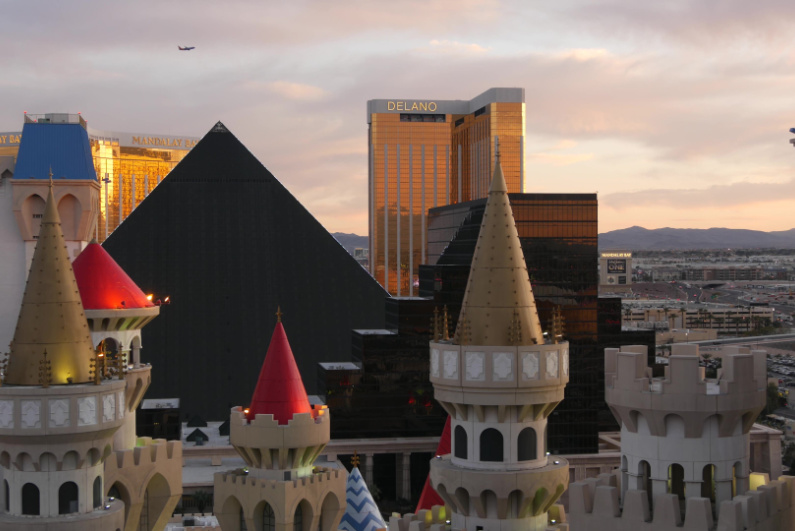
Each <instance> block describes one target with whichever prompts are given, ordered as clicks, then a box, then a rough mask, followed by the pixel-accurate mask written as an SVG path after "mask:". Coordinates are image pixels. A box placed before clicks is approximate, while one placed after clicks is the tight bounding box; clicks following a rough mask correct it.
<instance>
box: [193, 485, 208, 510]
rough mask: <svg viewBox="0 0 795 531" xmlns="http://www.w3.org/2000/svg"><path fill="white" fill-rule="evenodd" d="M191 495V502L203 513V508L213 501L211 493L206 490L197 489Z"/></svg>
mask: <svg viewBox="0 0 795 531" xmlns="http://www.w3.org/2000/svg"><path fill="white" fill-rule="evenodd" d="M192 497H193V503H195V504H196V508H197V509H199V512H200V513H204V508H205V507H206V506H208V505H212V503H213V495H212V494H210V493H209V492H207V491H206V490H197V491H196V492H194V493H193V496H192Z"/></svg>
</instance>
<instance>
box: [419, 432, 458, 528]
mask: <svg viewBox="0 0 795 531" xmlns="http://www.w3.org/2000/svg"><path fill="white" fill-rule="evenodd" d="M449 453H450V417H447V422H445V423H444V429H443V430H442V437H441V438H440V439H439V446H437V447H436V455H447V454H449ZM434 505H444V500H442V497H441V496H439V494H438V493H437V492H436V491H435V490H433V487H431V476H430V474H429V475H428V477H427V478H425V486H424V487H422V494H420V501H419V502H417V510H416V511H414V512H415V513H416V512H419V511H421V510H423V509H428V510H430V509H431V508H432V507H433V506H434Z"/></svg>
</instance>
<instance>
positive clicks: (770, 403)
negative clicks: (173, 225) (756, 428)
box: [762, 383, 781, 415]
mask: <svg viewBox="0 0 795 531" xmlns="http://www.w3.org/2000/svg"><path fill="white" fill-rule="evenodd" d="M780 407H781V395H780V394H779V392H778V385H777V384H775V383H769V384H767V403H766V405H765V409H763V410H762V415H770V414H772V413H773V412H774V411H775V410H777V409H778V408H780Z"/></svg>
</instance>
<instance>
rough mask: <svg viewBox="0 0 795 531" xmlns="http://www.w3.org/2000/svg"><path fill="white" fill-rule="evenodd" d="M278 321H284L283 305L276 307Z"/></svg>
mask: <svg viewBox="0 0 795 531" xmlns="http://www.w3.org/2000/svg"><path fill="white" fill-rule="evenodd" d="M276 322H277V323H281V322H282V307H281V306H277V307H276Z"/></svg>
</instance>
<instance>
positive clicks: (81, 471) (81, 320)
mask: <svg viewBox="0 0 795 531" xmlns="http://www.w3.org/2000/svg"><path fill="white" fill-rule="evenodd" d="M93 357H94V351H93V348H92V345H91V337H90V334H89V331H88V324H87V322H86V317H85V314H84V312H83V307H82V304H81V301H80V296H79V294H78V289H77V284H76V282H75V278H74V275H73V273H72V267H71V263H70V260H69V257H68V256H67V250H66V245H65V244H64V239H63V234H62V233H61V222H60V219H59V217H58V212H57V210H56V206H55V200H54V198H53V192H52V188H50V189H49V190H48V194H47V202H46V206H45V209H44V212H43V215H42V219H41V231H40V232H39V238H38V242H37V245H36V250H35V252H34V253H33V259H32V266H31V272H30V275H29V277H28V284H27V287H26V289H25V294H24V296H23V300H22V308H21V310H20V316H19V321H18V324H17V328H16V332H15V334H14V341H13V343H12V345H11V353H10V357H9V362H8V369H7V372H6V374H5V375H4V376H5V378H4V384H3V386H2V387H0V475H1V476H2V478H0V479H2V487H3V488H2V490H3V498H4V504H3V507H2V508H3V510H4V511H3V513H2V514H0V528H3V529H27V528H31V529H37V530H43V529H52V530H75V531H77V530H107V529H122V528H123V527H124V517H125V514H124V504H123V503H121V502H119V501H115V502H106V500H105V496H104V489H105V484H104V461H105V458H106V457H108V456H109V455H110V454H111V452H112V448H113V435H114V433H115V432H116V431H117V430H118V428H119V426H120V425H121V424H122V423H123V422H124V418H123V408H122V407H119V405H120V404H123V403H124V400H125V387H126V382H125V381H124V380H118V379H115V380H99V383H98V384H95V383H94V382H93V381H92V378H91V374H90V364H91V362H92V358H93Z"/></svg>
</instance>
